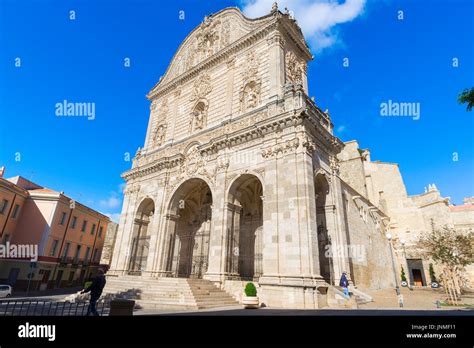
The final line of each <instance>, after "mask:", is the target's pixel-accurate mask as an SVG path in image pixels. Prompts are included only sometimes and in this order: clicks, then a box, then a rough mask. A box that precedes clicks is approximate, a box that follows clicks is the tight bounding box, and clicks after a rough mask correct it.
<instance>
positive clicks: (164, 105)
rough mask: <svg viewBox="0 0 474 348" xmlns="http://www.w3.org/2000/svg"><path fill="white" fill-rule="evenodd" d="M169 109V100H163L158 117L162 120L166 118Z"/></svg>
mask: <svg viewBox="0 0 474 348" xmlns="http://www.w3.org/2000/svg"><path fill="white" fill-rule="evenodd" d="M168 111H169V107H168V98H164V99H163V103H162V104H161V107H160V108H159V110H158V115H159V118H160V119H163V118H166V115H168Z"/></svg>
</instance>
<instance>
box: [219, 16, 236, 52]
mask: <svg viewBox="0 0 474 348" xmlns="http://www.w3.org/2000/svg"><path fill="white" fill-rule="evenodd" d="M221 27H222V29H221V43H220V46H221V47H225V46H227V45H228V44H229V43H230V33H231V32H232V29H233V24H232V22H231V21H228V20H225V21H223V22H222V25H221Z"/></svg>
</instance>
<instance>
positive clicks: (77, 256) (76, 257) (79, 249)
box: [74, 245, 81, 260]
mask: <svg viewBox="0 0 474 348" xmlns="http://www.w3.org/2000/svg"><path fill="white" fill-rule="evenodd" d="M80 256H81V246H80V245H78V246H77V248H76V256H74V258H75V259H76V260H78V259H79V257H80Z"/></svg>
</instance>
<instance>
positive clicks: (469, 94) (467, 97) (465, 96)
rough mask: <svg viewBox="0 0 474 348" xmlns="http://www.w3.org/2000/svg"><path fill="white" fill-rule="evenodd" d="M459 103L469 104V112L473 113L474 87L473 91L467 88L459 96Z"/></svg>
mask: <svg viewBox="0 0 474 348" xmlns="http://www.w3.org/2000/svg"><path fill="white" fill-rule="evenodd" d="M458 103H459V104H464V103H467V111H471V110H472V108H473V107H474V87H472V88H471V89H468V88H466V89H465V90H464V91H462V93H461V94H459V96H458Z"/></svg>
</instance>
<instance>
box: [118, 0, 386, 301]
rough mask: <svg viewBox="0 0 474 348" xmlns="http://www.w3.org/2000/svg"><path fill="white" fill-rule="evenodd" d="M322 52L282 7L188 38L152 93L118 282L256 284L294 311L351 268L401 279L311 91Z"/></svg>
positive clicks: (381, 220)
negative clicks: (129, 277)
mask: <svg viewBox="0 0 474 348" xmlns="http://www.w3.org/2000/svg"><path fill="white" fill-rule="evenodd" d="M312 58H313V57H312V55H311V53H310V51H309V49H308V46H307V44H306V42H305V39H304V37H303V34H302V32H301V30H300V28H299V27H298V25H297V23H296V21H295V20H294V19H292V18H291V17H290V16H289V15H288V14H283V13H281V12H280V11H278V10H277V9H275V8H274V9H272V12H271V13H270V14H269V15H267V16H264V17H261V18H257V19H248V18H246V17H244V16H243V15H242V14H241V12H240V11H239V10H238V9H236V8H227V9H224V10H222V11H220V12H218V13H216V14H213V15H211V16H209V17H206V18H205V19H204V21H203V22H202V23H201V24H200V25H199V26H198V27H197V28H196V29H194V30H193V31H192V32H191V33H190V34H189V36H188V37H187V38H186V39H185V40H184V42H183V43H182V44H181V45H180V46H179V49H178V51H177V52H176V54H175V55H174V57H173V59H172V61H171V63H170V65H169V67H168V69H167V71H166V73H165V75H164V77H163V78H162V79H160V81H159V82H158V84H157V85H155V86H154V87H153V89H152V90H151V91H150V92H149V94H148V96H147V97H148V99H149V100H150V101H151V107H150V119H149V125H148V130H147V135H146V139H145V145H144V147H143V149H140V150H139V151H138V152H137V155H136V156H135V158H134V160H133V165H132V168H131V169H130V170H129V171H127V172H125V173H124V174H123V178H124V179H125V180H126V182H127V185H126V189H125V197H124V203H123V210H122V214H121V219H120V224H119V230H118V234H117V239H116V243H115V248H114V254H113V258H112V264H111V271H110V273H111V274H112V275H119V276H120V275H124V274H139V275H141V276H143V277H191V278H204V279H208V280H210V281H213V282H215V283H216V284H217V285H219V286H220V287H221V288H223V289H226V290H227V291H229V292H231V293H233V294H236V295H238V294H240V293H241V292H242V289H243V286H244V282H246V281H249V280H250V281H254V282H255V283H256V284H257V286H258V287H259V296H260V299H261V301H262V302H264V303H265V304H266V305H268V306H278V307H289V308H317V307H319V306H321V303H322V302H324V298H325V294H326V293H327V290H328V287H329V286H330V285H331V284H338V280H339V277H340V276H341V273H342V272H343V271H347V272H348V273H349V276H350V278H351V281H352V283H353V284H355V285H357V286H360V287H366V288H369V287H376V288H380V287H387V286H392V285H393V275H392V273H391V272H392V271H391V263H390V249H389V244H388V242H387V241H386V239H385V231H386V229H387V226H388V221H387V220H388V218H387V216H386V215H385V213H384V212H383V211H382V210H381V209H379V208H378V207H377V206H375V205H373V204H372V203H371V201H370V200H369V199H368V198H367V197H366V196H363V195H360V193H359V192H358V191H357V190H356V189H354V188H353V187H351V186H350V185H349V184H348V183H346V182H344V181H343V180H342V179H341V176H340V165H339V160H338V157H337V156H338V154H339V153H340V152H341V151H342V149H343V147H344V144H343V143H342V142H341V141H340V140H339V139H338V138H337V137H335V136H334V135H333V124H332V122H331V119H330V116H329V114H328V113H327V112H322V111H321V109H320V108H319V107H318V106H317V105H316V104H315V103H314V102H313V101H312V100H311V99H310V98H309V97H308V87H307V76H306V66H307V63H308V61H310V60H312ZM351 245H357V246H360V250H358V251H357V256H358V257H351V254H350V253H348V250H347V249H348V246H351ZM331 252H332V253H331ZM237 297H239V296H237Z"/></svg>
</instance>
